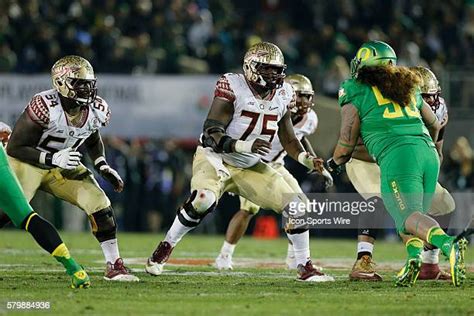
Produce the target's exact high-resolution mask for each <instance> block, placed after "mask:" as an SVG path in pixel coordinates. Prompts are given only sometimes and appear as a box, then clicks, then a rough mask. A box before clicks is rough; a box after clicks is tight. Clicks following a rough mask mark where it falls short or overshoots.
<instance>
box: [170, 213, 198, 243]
mask: <svg viewBox="0 0 474 316" xmlns="http://www.w3.org/2000/svg"><path fill="white" fill-rule="evenodd" d="M193 229H194V227H188V226H184V225H183V224H181V222H180V221H179V219H178V216H176V217H175V219H174V222H173V225H171V227H170V229H169V230H168V232H167V233H166V237H165V241H167V242H169V243H170V244H171V247H174V246H175V245H176V244H177V243H179V241H180V240H181V238H183V236H184V235H186V234H187V233H188V232H189V231H191V230H193Z"/></svg>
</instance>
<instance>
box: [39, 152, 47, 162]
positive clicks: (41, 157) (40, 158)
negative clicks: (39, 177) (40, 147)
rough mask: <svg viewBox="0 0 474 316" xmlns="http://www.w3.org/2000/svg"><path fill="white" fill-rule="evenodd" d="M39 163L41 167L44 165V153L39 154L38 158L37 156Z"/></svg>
mask: <svg viewBox="0 0 474 316" xmlns="http://www.w3.org/2000/svg"><path fill="white" fill-rule="evenodd" d="M38 160H39V163H40V164H42V165H45V164H46V153H45V152H40V156H39V159H38Z"/></svg>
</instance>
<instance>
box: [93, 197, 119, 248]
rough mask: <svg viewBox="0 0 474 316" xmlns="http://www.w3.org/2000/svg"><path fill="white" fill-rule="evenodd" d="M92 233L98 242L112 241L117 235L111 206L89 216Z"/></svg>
mask: <svg viewBox="0 0 474 316" xmlns="http://www.w3.org/2000/svg"><path fill="white" fill-rule="evenodd" d="M89 220H90V222H91V226H92V233H93V234H94V236H95V237H96V238H97V240H98V241H99V242H103V241H106V240H110V239H114V238H115V237H116V234H117V222H116V220H115V214H114V210H113V208H112V206H109V207H107V208H104V209H102V210H100V211H98V212H95V213H93V214H92V215H89Z"/></svg>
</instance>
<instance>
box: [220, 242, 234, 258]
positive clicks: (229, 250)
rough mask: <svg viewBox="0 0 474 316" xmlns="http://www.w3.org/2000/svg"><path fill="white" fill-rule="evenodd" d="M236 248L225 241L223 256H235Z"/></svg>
mask: <svg viewBox="0 0 474 316" xmlns="http://www.w3.org/2000/svg"><path fill="white" fill-rule="evenodd" d="M235 246H236V245H232V244H231V243H228V242H227V241H226V240H224V244H223V245H222V248H221V254H223V255H228V256H231V257H232V255H233V254H234V250H235Z"/></svg>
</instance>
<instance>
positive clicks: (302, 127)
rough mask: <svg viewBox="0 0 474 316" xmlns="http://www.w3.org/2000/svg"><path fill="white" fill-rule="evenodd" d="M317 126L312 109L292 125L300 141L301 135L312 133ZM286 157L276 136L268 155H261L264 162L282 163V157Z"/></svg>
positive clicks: (316, 117) (316, 119)
mask: <svg viewBox="0 0 474 316" xmlns="http://www.w3.org/2000/svg"><path fill="white" fill-rule="evenodd" d="M317 128H318V115H317V114H316V112H314V111H313V110H310V111H309V112H308V113H306V114H305V115H304V116H303V118H302V119H301V121H299V122H298V123H296V124H295V125H293V129H294V131H295V134H296V137H297V138H298V139H299V140H300V141H301V139H303V137H305V136H309V135H311V134H314V132H315V131H316V129H317ZM285 157H286V151H285V150H284V149H283V145H282V144H281V142H280V139H279V138H278V135H277V136H275V138H274V139H273V142H272V150H271V151H270V153H269V154H268V155H266V156H265V157H263V160H264V161H266V162H274V163H278V164H282V165H283V164H284V161H283V159H285Z"/></svg>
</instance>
